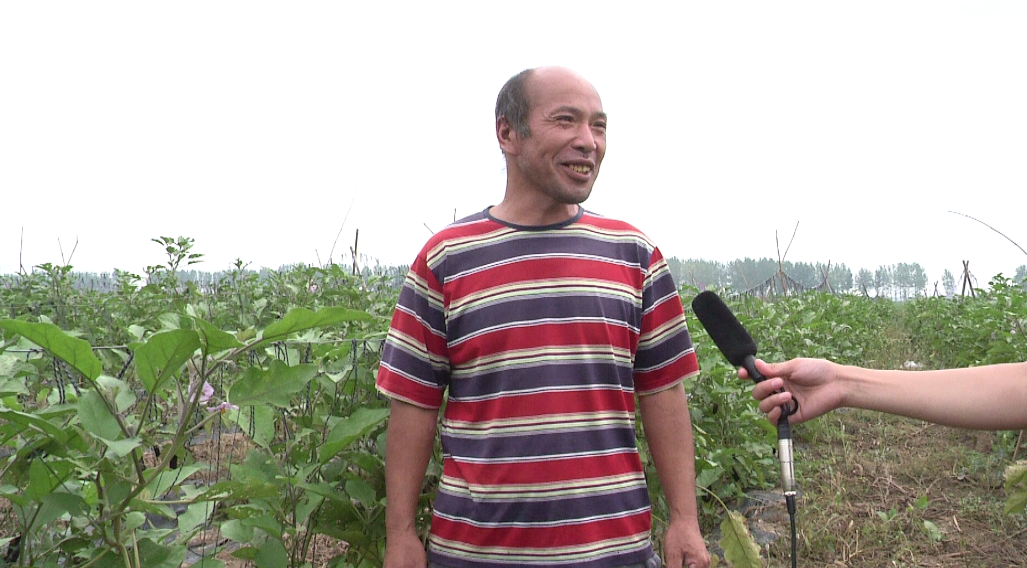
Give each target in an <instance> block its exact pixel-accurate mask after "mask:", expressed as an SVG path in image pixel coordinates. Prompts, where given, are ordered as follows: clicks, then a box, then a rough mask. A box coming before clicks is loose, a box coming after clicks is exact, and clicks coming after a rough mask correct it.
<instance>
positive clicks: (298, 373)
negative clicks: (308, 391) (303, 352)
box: [228, 360, 317, 408]
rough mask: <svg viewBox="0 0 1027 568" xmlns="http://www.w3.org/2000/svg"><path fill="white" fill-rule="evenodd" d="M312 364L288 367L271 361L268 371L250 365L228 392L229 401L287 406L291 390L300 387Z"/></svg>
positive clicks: (310, 373)
mask: <svg viewBox="0 0 1027 568" xmlns="http://www.w3.org/2000/svg"><path fill="white" fill-rule="evenodd" d="M315 374H317V367H316V366H315V365H295V366H292V367H290V366H288V365H286V364H285V363H283V362H282V361H277V360H276V361H272V362H271V365H270V367H269V368H268V370H266V371H264V370H262V369H260V368H257V367H250V368H249V369H247V370H246V373H245V375H243V377H242V378H241V379H239V380H238V381H237V382H236V383H235V384H234V385H232V388H231V390H229V392H228V400H229V402H231V403H232V404H234V405H236V406H254V405H259V404H273V405H275V406H278V407H280V408H286V407H288V406H289V405H290V403H291V398H292V395H293V393H297V392H299V391H301V390H303V388H304V387H306V386H307V383H309V382H310V380H311V379H312V378H314V375H315Z"/></svg>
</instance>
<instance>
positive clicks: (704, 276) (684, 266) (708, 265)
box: [667, 257, 728, 289]
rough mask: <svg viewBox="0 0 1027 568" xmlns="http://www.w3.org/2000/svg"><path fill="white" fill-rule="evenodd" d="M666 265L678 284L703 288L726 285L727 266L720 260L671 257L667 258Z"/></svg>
mask: <svg viewBox="0 0 1027 568" xmlns="http://www.w3.org/2000/svg"><path fill="white" fill-rule="evenodd" d="M667 265H668V266H669V267H670V270H671V274H673V275H674V281H675V282H677V284H678V285H679V286H681V285H689V286H695V287H696V288H700V289H705V288H719V287H724V286H727V285H728V273H727V267H726V266H725V265H724V264H723V263H721V262H716V261H712V260H703V259H695V258H690V259H687V260H681V259H679V258H674V257H672V258H669V259H667Z"/></svg>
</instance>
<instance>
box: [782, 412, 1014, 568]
mask: <svg viewBox="0 0 1027 568" xmlns="http://www.w3.org/2000/svg"><path fill="white" fill-rule="evenodd" d="M795 437H796V448H797V449H796V470H797V471H796V475H797V477H798V479H799V482H800V485H801V489H802V493H801V497H800V500H799V503H798V531H799V533H798V549H799V559H800V560H799V564H800V565H801V566H848V567H852V568H864V567H866V568H869V567H879V566H922V567H954V566H971V565H972V566H983V567H992V566H994V567H1002V568H1005V567H1008V566H1025V565H1027V518H1025V517H1024V516H1023V515H1018V516H1009V515H1005V514H1004V513H1003V511H1002V508H1003V506H1004V503H1005V495H1004V493H1003V490H1002V485H1001V481H1002V479H1001V472H1002V469H1003V468H1004V466H1005V463H1004V462H1003V461H1002V459H1001V458H999V457H997V455H993V454H983V453H981V452H979V451H978V447H979V443H980V440H979V435H978V433H975V432H969V431H965V430H958V429H952V428H946V427H942V426H937V425H933V424H928V423H925V422H922V421H916V420H909V419H905V418H900V417H894V416H888V415H884V414H880V413H873V412H864V411H845V410H843V411H837V412H835V413H832V414H830V415H827V416H824V417H821V418H820V419H817V420H814V421H811V422H810V423H808V424H804V425H801V426H799V427H797V428H796V429H795ZM781 534H786V533H781ZM789 546H790V543H789V542H788V538H787V536H785V537H783V538H780V539H778V540H777V541H775V542H774V543H772V544H771V545H770V546H769V550H768V556H769V558H770V566H787V565H788V563H789V561H790V560H789V558H790V557H789V553H790V550H789Z"/></svg>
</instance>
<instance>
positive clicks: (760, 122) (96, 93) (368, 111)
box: [0, 0, 1027, 284]
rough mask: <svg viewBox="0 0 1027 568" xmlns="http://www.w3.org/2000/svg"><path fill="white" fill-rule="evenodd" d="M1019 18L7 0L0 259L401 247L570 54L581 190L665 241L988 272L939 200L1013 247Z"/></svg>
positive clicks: (210, 258)
mask: <svg viewBox="0 0 1027 568" xmlns="http://www.w3.org/2000/svg"><path fill="white" fill-rule="evenodd" d="M1025 30H1027V3H1024V2H1020V1H1004V2H997V1H984V0H981V1H966V2H945V1H938V0H930V1H918V2H914V1H902V0H889V1H860V2H845V3H842V2H827V1H819V0H818V1H810V2H764V1H752V2H748V1H736V2H701V3H700V2H673V3H672V2H666V3H647V2H596V1H593V2H589V3H584V4H583V3H580V2H574V3H569V2H557V1H543V2H528V1H520V2H516V3H498V2H466V3H455V2H360V3H357V2H338V1H332V2H253V1H246V2H218V1H213V0H205V1H202V2H190V1H178V2H163V3H156V2H137V1H132V2H127V1H126V2H102V1H100V2H4V3H2V4H0V81H2V84H0V195H2V203H3V212H2V223H0V273H12V272H16V271H17V270H18V268H19V263H20V264H21V265H22V266H24V267H25V269H26V270H31V267H32V266H34V265H38V264H41V263H45V262H51V263H55V264H60V263H62V262H63V261H62V251H63V259H64V260H67V258H68V257H69V256H70V255H71V252H72V249H73V247H75V246H76V242H77V248H74V256H73V257H71V264H72V265H73V266H74V267H75V269H76V270H80V271H90V272H101V271H112V270H113V269H114V268H120V269H122V270H129V271H133V272H136V273H142V271H143V269H144V267H145V266H146V265H149V264H161V263H163V262H164V261H165V257H164V254H163V251H162V250H161V248H160V247H159V246H158V245H156V244H154V243H153V242H151V241H150V239H151V238H154V237H158V236H171V237H177V236H180V235H183V236H188V237H192V238H194V239H195V240H196V245H195V250H196V252H201V253H204V254H205V255H206V256H205V260H206V261H205V262H204V263H202V264H199V265H197V266H196V268H199V269H202V270H207V271H218V270H223V269H227V268H228V267H229V266H230V264H231V263H232V262H233V261H234V260H235V259H237V258H238V259H241V260H242V261H243V262H244V263H248V264H250V266H251V267H254V268H259V267H261V266H267V267H271V268H277V267H278V266H280V265H283V264H291V263H307V264H317V263H322V264H323V263H326V262H328V261H329V259H330V258H331V259H332V260H334V261H336V262H339V261H341V260H342V258H343V254H344V253H347V251H348V248H349V247H350V246H352V245H353V242H354V238H355V234H356V231H357V230H359V235H360V236H359V252H360V253H361V254H364V255H368V256H370V257H373V258H376V259H378V260H379V261H380V262H381V263H383V264H405V263H408V262H410V261H411V260H412V259H413V257H414V255H415V254H416V253H417V251H418V249H419V248H420V247H421V245H422V244H423V242H424V240H425V239H426V238H427V237H428V236H430V231H434V230H438V229H441V228H442V227H443V226H445V225H446V224H447V223H448V222H451V221H452V220H453V217H454V214H455V215H456V216H458V217H460V216H463V215H467V214H470V213H473V212H476V211H479V210H481V209H484V208H485V207H486V206H487V205H491V204H495V203H497V202H499V201H500V200H501V199H502V195H503V187H504V182H505V173H504V169H503V168H504V165H503V161H502V158H501V154H500V152H499V149H498V147H497V144H496V141H495V131H494V128H495V125H494V119H493V109H494V104H495V96H496V93H497V92H498V90H499V88H500V87H501V86H502V84H503V83H504V82H505V81H506V79H507V78H509V77H510V76H511V75H513V74H515V73H517V72H518V71H520V70H522V69H524V68H527V67H533V66H538V65H550V64H556V65H564V66H568V67H571V68H573V69H575V70H577V71H579V72H580V73H582V74H583V75H585V76H586V77H587V78H589V79H590V80H591V81H592V83H593V84H594V85H595V86H596V88H597V89H598V90H599V93H600V95H601V96H602V99H603V104H604V107H605V110H606V111H607V113H608V114H609V115H610V122H609V134H608V150H607V154H606V159H605V161H604V162H603V166H602V172H601V174H600V175H599V180H598V182H597V183H596V186H595V189H594V190H593V193H592V197H591V198H590V199H589V201H588V202H586V207H587V208H589V209H590V210H593V211H595V212H597V213H600V214H604V215H608V216H616V217H620V218H623V219H625V220H627V221H630V222H632V223H633V224H635V225H636V226H638V227H639V228H640V229H642V230H643V231H644V232H646V233H647V234H649V235H650V236H651V237H652V238H653V239H654V240H655V241H656V243H657V244H658V245H659V246H660V248H661V249H662V250H663V252H664V254H665V255H667V256H677V257H679V258H683V259H685V258H704V259H709V260H719V261H725V262H726V261H730V260H732V259H735V258H739V257H752V258H759V257H776V256H777V254H778V250H777V246H778V241H779V242H780V249H781V252H782V253H784V248H785V246H786V245H787V244H788V241H789V240H790V239H791V237H792V233H793V232H795V238H794V242H793V243H792V245H791V249H790V250H789V251H788V254H787V257H786V260H791V261H805V262H825V263H826V262H828V261H830V262H833V263H835V264H837V263H845V264H847V265H848V266H849V267H850V268H852V269H853V272H855V271H856V270H857V269H858V268H860V267H866V268H870V269H871V270H872V269H875V268H877V267H878V266H880V265H882V264H893V263H898V262H910V263H911V262H919V263H920V264H921V265H923V266H924V267H925V268H926V269H927V272H928V277H929V279H930V280H931V281H932V283H933V282H934V281H936V280H938V279H940V277H941V274H942V270H944V269H946V268H947V269H949V270H951V271H952V272H953V273H955V274H956V276H957V277H958V276H959V273H960V271H961V269H962V261H963V260H969V261H970V269H971V272H973V274H974V275H975V276H976V277H977V278H978V279H979V280H980V281H981V284H985V283H987V281H988V280H989V279H990V277H991V276H993V275H995V274H997V273H999V272H1002V273H1004V274H1005V275H1007V276H1012V274H1013V272H1014V270H1015V268H1016V267H1017V266H1019V265H1021V264H1027V254H1025V253H1023V252H1022V251H1021V250H1019V249H1018V248H1017V247H1016V246H1015V245H1014V244H1013V243H1011V242H1010V241H1009V240H1007V239H1006V238H1004V237H1002V236H1001V235H999V234H998V233H996V232H994V231H992V230H991V229H989V228H987V227H986V226H984V225H983V224H981V223H979V222H977V221H973V220H971V219H968V218H967V217H964V216H962V215H957V214H954V213H950V211H956V212H959V213H962V214H964V215H969V216H972V217H975V218H977V219H978V220H980V221H982V222H984V223H987V224H988V225H991V226H992V227H994V228H995V229H996V230H998V231H1001V232H1002V233H1004V234H1005V235H1006V236H1007V237H1009V239H1011V240H1012V241H1015V242H1017V243H1019V244H1020V245H1021V246H1024V247H1025V248H1027V225H1025V223H1024V203H1025V192H1027V102H1025V101H1027V32H1025ZM347 213H348V215H347ZM796 227H797V230H796ZM340 231H341V233H340ZM337 236H338V242H336V237H337ZM333 247H334V254H332V255H331V257H330V256H329V254H330V252H331V251H332V249H333Z"/></svg>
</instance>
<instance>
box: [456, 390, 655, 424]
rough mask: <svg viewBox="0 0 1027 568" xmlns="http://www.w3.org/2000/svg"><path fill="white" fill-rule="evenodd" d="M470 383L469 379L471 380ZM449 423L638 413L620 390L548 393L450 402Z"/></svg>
mask: <svg viewBox="0 0 1027 568" xmlns="http://www.w3.org/2000/svg"><path fill="white" fill-rule="evenodd" d="M468 380H470V379H468ZM446 408H447V410H446V418H447V419H448V420H460V421H464V422H468V421H474V422H485V421H489V420H499V419H504V418H520V417H524V416H551V417H552V418H553V419H554V420H555V419H559V418H560V416H561V415H568V414H577V413H584V412H587V413H595V412H609V411H613V412H626V413H629V414H630V415H633V414H634V411H635V399H634V395H633V393H631V392H624V391H619V390H605V389H604V390H593V391H572V392H545V393H536V394H528V395H521V396H511V395H503V396H502V397H500V398H498V399H490V400H484V401H473V402H467V401H450V402H449V404H448V405H447V406H446Z"/></svg>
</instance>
